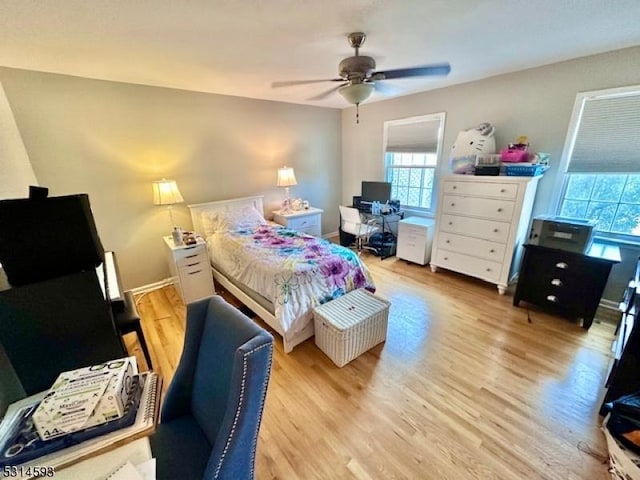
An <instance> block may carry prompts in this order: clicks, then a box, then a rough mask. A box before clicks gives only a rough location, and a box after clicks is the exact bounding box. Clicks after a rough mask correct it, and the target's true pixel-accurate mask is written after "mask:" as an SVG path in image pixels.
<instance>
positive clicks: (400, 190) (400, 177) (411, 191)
mask: <svg viewBox="0 0 640 480" xmlns="http://www.w3.org/2000/svg"><path fill="white" fill-rule="evenodd" d="M385 162H386V165H387V182H391V198H393V199H397V200H400V204H401V205H406V206H411V207H419V208H425V209H430V208H431V204H432V203H431V201H432V195H433V180H434V177H435V172H436V166H437V164H438V156H437V155H436V154H435V153H397V152H387V153H386V154H385Z"/></svg>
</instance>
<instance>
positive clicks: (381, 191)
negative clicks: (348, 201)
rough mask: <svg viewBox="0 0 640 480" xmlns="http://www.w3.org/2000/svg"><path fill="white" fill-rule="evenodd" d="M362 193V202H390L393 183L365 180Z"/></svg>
mask: <svg viewBox="0 0 640 480" xmlns="http://www.w3.org/2000/svg"><path fill="white" fill-rule="evenodd" d="M361 195H362V199H361V200H360V201H361V202H380V203H385V202H388V201H390V200H391V183H389V182H368V181H363V182H362V193H361Z"/></svg>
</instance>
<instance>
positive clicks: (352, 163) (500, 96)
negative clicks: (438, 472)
mask: <svg viewBox="0 0 640 480" xmlns="http://www.w3.org/2000/svg"><path fill="white" fill-rule="evenodd" d="M639 65H640V47H634V48H628V49H624V50H618V51H615V52H610V53H607V54H602V55H594V56H590V57H584V58H580V59H576V60H572V61H567V62H562V63H557V64H553V65H547V66H544V67H539V68H534V69H530V70H524V71H521V72H517V73H512V74H506V75H500V76H496V77H492V78H488V79H484V80H479V81H476V82H472V83H466V84H462V85H457V86H453V87H449V88H443V89H439V90H434V91H430V92H424V93H419V94H414V95H408V96H405V97H400V98H395V99H391V100H387V101H383V102H376V103H371V104H365V105H361V107H360V124H359V125H356V123H355V111H354V109H353V108H348V109H345V110H343V112H342V138H343V143H342V155H343V163H342V176H343V185H342V200H343V201H344V202H348V201H350V199H351V196H353V195H357V194H358V193H359V191H360V182H361V181H362V180H383V178H384V163H383V151H382V149H383V145H382V142H383V140H382V134H383V122H385V121H387V120H393V119H399V118H405V117H412V116H416V115H424V114H429V113H436V112H446V114H447V118H446V125H445V132H444V151H443V156H442V160H443V161H442V162H441V164H440V166H439V172H440V173H448V171H449V170H448V154H449V150H450V148H451V145H452V144H453V142H454V140H455V138H456V136H457V134H458V132H459V131H460V130H463V129H467V128H469V127H473V126H475V125H477V124H479V123H481V122H491V123H492V124H493V125H494V127H495V128H496V146H497V148H502V147H504V146H506V144H507V143H510V142H513V141H514V140H515V139H516V137H518V136H519V135H528V137H529V141H530V144H531V149H532V150H533V151H541V152H547V153H549V154H551V168H550V169H549V171H547V173H546V174H545V175H544V177H543V178H542V179H541V181H540V186H539V188H538V193H537V197H536V202H535V206H534V214H535V215H537V214H541V213H552V212H551V209H552V208H553V205H552V198H553V194H554V189H556V188H557V186H558V183H557V179H558V167H559V163H560V157H561V154H562V149H563V145H564V141H565V136H566V134H567V128H568V126H569V119H570V117H571V111H572V108H573V104H574V101H575V97H576V94H577V93H578V92H581V91H589V90H597V89H603V88H611V87H619V86H626V85H639V84H640V68H639V67H638V66H639ZM452 68H453V69H455V65H453V66H452ZM639 253H640V251H639V250H638V249H637V248H635V247H625V248H623V249H622V254H623V262H622V264H621V265H619V266H617V267H615V269H614V272H613V273H612V276H611V278H610V281H609V284H608V285H607V289H606V291H605V295H604V296H605V298H607V299H610V300H614V301H618V300H619V298H620V295H621V291H622V288H623V286H624V285H625V284H626V282H627V281H628V278H629V275H630V273H631V271H632V269H633V267H634V262H635V260H636V259H637V257H638V254H639Z"/></svg>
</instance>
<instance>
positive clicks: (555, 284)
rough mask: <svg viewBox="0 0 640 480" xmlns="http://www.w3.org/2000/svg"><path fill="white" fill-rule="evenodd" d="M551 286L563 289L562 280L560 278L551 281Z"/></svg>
mask: <svg viewBox="0 0 640 480" xmlns="http://www.w3.org/2000/svg"><path fill="white" fill-rule="evenodd" d="M551 285H554V286H556V287H561V286H562V280H560V279H559V278H554V279H553V280H551Z"/></svg>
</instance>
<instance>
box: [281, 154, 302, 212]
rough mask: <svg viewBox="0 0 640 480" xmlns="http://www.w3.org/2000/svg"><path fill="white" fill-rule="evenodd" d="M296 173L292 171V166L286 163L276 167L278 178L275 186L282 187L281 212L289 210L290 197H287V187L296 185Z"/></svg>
mask: <svg viewBox="0 0 640 480" xmlns="http://www.w3.org/2000/svg"><path fill="white" fill-rule="evenodd" d="M297 184H298V182H296V175H295V173H293V168H291V167H287V166H286V165H285V166H284V167H282V168H279V169H278V180H277V182H276V186H278V187H284V195H285V199H284V203H283V204H282V206H283V208H282V212H283V213H289V212H291V199H290V198H289V187H292V186H294V185H297Z"/></svg>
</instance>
